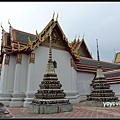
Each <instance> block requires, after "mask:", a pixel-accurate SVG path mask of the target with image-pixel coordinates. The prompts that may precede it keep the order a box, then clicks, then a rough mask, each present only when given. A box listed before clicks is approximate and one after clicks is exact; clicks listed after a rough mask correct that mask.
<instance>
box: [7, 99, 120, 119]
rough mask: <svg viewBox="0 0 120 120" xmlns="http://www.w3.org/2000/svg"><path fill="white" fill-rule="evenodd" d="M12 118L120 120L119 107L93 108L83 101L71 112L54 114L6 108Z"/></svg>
mask: <svg viewBox="0 0 120 120" xmlns="http://www.w3.org/2000/svg"><path fill="white" fill-rule="evenodd" d="M7 109H8V111H9V112H10V113H11V115H12V116H13V117H12V118H39V119H40V118H55V119H56V118H59V119H60V118H72V119H73V118H120V106H114V107H93V106H87V105H86V103H85V101H84V102H80V103H77V104H73V110H72V111H71V112H63V113H54V114H36V113H33V112H32V111H30V110H28V109H27V108H23V107H7Z"/></svg>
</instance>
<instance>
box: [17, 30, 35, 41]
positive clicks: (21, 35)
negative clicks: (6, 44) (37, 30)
mask: <svg viewBox="0 0 120 120" xmlns="http://www.w3.org/2000/svg"><path fill="white" fill-rule="evenodd" d="M28 36H29V37H30V40H31V41H33V40H34V39H35V36H30V35H27V34H25V33H20V32H17V31H16V39H17V40H18V41H20V42H25V43H27V42H28Z"/></svg>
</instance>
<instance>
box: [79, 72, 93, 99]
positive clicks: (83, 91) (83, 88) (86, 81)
mask: <svg viewBox="0 0 120 120" xmlns="http://www.w3.org/2000/svg"><path fill="white" fill-rule="evenodd" d="M94 76H95V74H93V73H85V72H78V74H77V91H78V92H79V95H80V99H81V100H85V99H86V95H87V94H90V92H91V86H90V84H91V82H92V80H93V79H94Z"/></svg>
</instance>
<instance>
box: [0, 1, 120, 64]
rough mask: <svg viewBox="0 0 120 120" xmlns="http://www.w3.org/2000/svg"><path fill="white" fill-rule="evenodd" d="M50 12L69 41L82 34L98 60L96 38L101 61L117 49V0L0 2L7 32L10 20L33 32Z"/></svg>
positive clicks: (119, 16)
mask: <svg viewBox="0 0 120 120" xmlns="http://www.w3.org/2000/svg"><path fill="white" fill-rule="evenodd" d="M53 11H55V19H56V16H57V13H58V15H59V16H58V22H59V24H60V26H61V28H62V30H63V32H64V33H65V35H66V37H67V38H68V40H69V41H73V39H74V38H75V36H77V37H76V38H78V36H79V35H80V39H82V37H83V35H84V39H85V42H86V45H87V47H88V49H89V51H90V52H91V53H92V56H93V59H97V50H96V49H97V46H96V39H98V46H99V52H100V60H101V61H106V62H112V61H113V59H114V54H115V52H114V50H115V51H116V52H119V51H120V2H0V23H2V26H3V28H4V29H5V30H6V31H7V32H8V31H9V24H8V19H10V20H9V21H10V23H11V25H12V26H13V28H15V29H18V30H22V31H25V32H28V33H32V34H36V30H37V31H38V33H40V32H41V31H42V30H43V28H44V27H45V26H46V25H47V24H48V22H49V21H50V20H51V18H52V15H53ZM1 31H2V29H1ZM0 36H2V35H1V33H0Z"/></svg>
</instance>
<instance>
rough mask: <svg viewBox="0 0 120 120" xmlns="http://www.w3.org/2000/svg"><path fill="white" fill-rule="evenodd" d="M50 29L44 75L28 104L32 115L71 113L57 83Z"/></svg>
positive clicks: (70, 105)
mask: <svg viewBox="0 0 120 120" xmlns="http://www.w3.org/2000/svg"><path fill="white" fill-rule="evenodd" d="M49 29H50V44H49V59H48V63H47V66H46V73H45V74H44V77H43V81H41V84H39V87H40V89H39V90H37V93H35V98H34V99H33V100H32V103H30V106H29V109H30V110H32V111H33V112H34V113H38V114H46V113H60V112H69V111H72V109H73V106H72V104H71V103H70V102H69V99H67V98H65V97H66V94H65V92H64V90H63V89H61V87H62V85H61V84H60V81H58V77H57V74H56V73H55V68H54V64H53V60H52V47H51V44H52V43H51V40H52V37H51V33H52V29H51V28H49Z"/></svg>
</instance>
